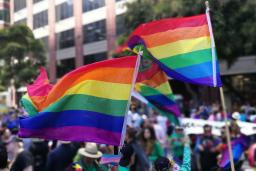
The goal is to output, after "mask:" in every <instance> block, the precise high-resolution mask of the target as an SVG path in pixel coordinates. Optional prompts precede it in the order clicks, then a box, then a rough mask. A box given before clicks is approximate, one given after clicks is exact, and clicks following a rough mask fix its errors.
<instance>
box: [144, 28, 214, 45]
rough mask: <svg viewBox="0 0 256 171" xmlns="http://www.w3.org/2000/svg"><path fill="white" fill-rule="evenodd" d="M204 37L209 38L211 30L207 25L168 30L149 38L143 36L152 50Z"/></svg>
mask: <svg viewBox="0 0 256 171" xmlns="http://www.w3.org/2000/svg"><path fill="white" fill-rule="evenodd" d="M203 36H209V30H208V26H207V25H202V26H198V27H185V28H179V29H175V30H168V31H165V32H160V33H155V34H151V35H148V36H142V38H143V39H144V40H145V43H146V45H147V47H148V48H150V47H155V46H160V45H163V44H167V43H172V42H176V41H179V40H185V39H192V38H198V37H203Z"/></svg>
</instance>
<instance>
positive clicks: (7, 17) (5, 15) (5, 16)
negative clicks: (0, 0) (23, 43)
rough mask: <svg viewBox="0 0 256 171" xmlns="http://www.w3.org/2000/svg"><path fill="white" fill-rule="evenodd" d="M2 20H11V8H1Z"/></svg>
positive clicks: (0, 15) (0, 17) (0, 19)
mask: <svg viewBox="0 0 256 171" xmlns="http://www.w3.org/2000/svg"><path fill="white" fill-rule="evenodd" d="M0 21H4V22H8V23H9V22H10V13H9V10H6V9H3V10H0Z"/></svg>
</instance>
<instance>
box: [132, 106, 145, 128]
mask: <svg viewBox="0 0 256 171" xmlns="http://www.w3.org/2000/svg"><path fill="white" fill-rule="evenodd" d="M142 121H143V119H142V117H141V115H140V114H139V113H138V112H137V106H136V104H131V106H130V110H129V111H128V125H129V126H131V127H134V128H139V127H140V125H141V122H142Z"/></svg>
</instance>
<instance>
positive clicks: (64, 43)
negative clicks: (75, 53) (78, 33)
mask: <svg viewBox="0 0 256 171" xmlns="http://www.w3.org/2000/svg"><path fill="white" fill-rule="evenodd" d="M56 37H57V48H58V49H63V48H68V47H72V46H74V29H70V30H67V31H63V32H60V33H57V36H56Z"/></svg>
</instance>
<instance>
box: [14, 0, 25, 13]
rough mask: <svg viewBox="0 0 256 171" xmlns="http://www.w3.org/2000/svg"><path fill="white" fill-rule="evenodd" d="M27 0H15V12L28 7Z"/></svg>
mask: <svg viewBox="0 0 256 171" xmlns="http://www.w3.org/2000/svg"><path fill="white" fill-rule="evenodd" d="M26 6H27V4H26V0H14V12H17V11H19V10H21V9H23V8H26Z"/></svg>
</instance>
